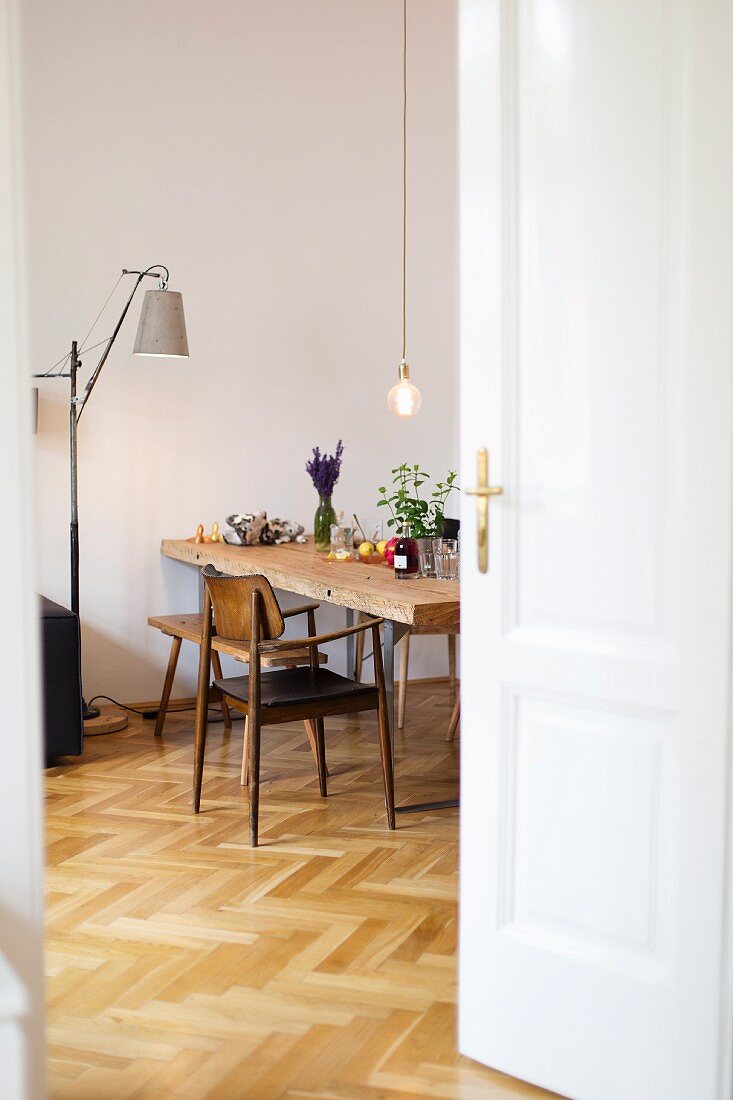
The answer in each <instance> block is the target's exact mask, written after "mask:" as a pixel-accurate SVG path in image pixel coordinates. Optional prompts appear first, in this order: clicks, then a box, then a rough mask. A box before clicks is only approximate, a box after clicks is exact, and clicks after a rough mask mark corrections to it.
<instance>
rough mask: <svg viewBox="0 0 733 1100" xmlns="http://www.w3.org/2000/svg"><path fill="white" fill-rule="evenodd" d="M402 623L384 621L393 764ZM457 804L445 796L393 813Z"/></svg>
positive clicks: (404, 631) (390, 620)
mask: <svg viewBox="0 0 733 1100" xmlns="http://www.w3.org/2000/svg"><path fill="white" fill-rule="evenodd" d="M408 629H409V628H408V627H407V626H406V625H405V624H404V623H398V622H394V621H393V620H392V619H385V621H384V679H385V687H386V688H387V713H388V716H389V739H390V744H391V746H392V763H393V764H394V728H395V727H394V647H395V646H396V645H397V643H398V642H399V640H400V638H402V637H403V636H404V635H405V634H406V633H407V631H408ZM458 805H459V802H458V799H457V798H447V799H444V800H443V801H441V802H412V803H409V804H408V805H407V806H395V813H398V814H415V813H420V811H422V810H452V809H455V808H456V807H457V806H458Z"/></svg>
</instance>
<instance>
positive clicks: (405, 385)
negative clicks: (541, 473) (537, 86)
mask: <svg viewBox="0 0 733 1100" xmlns="http://www.w3.org/2000/svg"><path fill="white" fill-rule="evenodd" d="M406 351H407V0H402V361H401V362H400V365H399V375H400V380H399V382H398V383H397V385H396V386H393V387H392V389H391V390H390V391H389V393H388V394H387V408H388V409H389V411H390V412H393V413H394V414H395V416H399V417H408V416H414V415H415V413H416V412H418V411H419V409H420V406H421V405H422V395H421V393H420V390H419V389H418V388H417V386H413V384H412V382H411V381H410V368H409V366H408V365H407V360H406V359H405V353H406Z"/></svg>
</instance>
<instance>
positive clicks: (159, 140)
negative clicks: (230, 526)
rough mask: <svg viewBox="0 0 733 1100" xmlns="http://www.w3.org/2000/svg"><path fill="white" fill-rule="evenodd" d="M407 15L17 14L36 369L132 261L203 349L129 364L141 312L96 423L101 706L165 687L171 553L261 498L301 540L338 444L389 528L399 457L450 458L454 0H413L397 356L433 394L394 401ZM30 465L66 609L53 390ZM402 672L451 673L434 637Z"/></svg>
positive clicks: (89, 523)
mask: <svg viewBox="0 0 733 1100" xmlns="http://www.w3.org/2000/svg"><path fill="white" fill-rule="evenodd" d="M401 9H402V5H401V3H400V2H399V0H348V2H344V0H213V2H208V3H205V4H204V3H201V2H200V0H159V2H156V3H150V2H149V0H126V2H125V3H124V4H121V3H119V2H116V0H26V2H25V4H24V18H25V36H26V42H25V60H26V70H25V95H26V123H27V127H26V129H27V174H28V185H29V209H30V215H31V219H30V224H31V242H30V246H31V251H30V274H31V292H32V351H33V356H34V360H35V364H36V366H37V367H38V368H39V369H43V368H45V366H46V365H48V364H51V363H52V362H54V361H55V360H56V359H58V358H59V356H60V355H62V354H63V353H64V351H65V350H66V349H67V346H68V344H69V342H70V340H71V339H72V338H79V339H81V338H82V337H83V336H84V334H85V332H86V329H87V327H88V325H89V323H90V322H91V320H92V318H93V317H94V316H95V314H96V312H97V310H98V309H99V307H100V306H101V304H102V302H103V301H104V298H105V296H106V294H107V292H108V290H109V289H110V287H111V286H112V284H113V283H114V280H115V279H116V277H117V274H118V272H119V270H120V269H121V268H122V267H124V266H127V267H138V266H141V265H142V266H147V265H149V264H152V263H156V262H163V263H165V264H167V265H168V267H169V268H170V269H171V273H172V279H171V287H172V288H173V289H177V290H181V291H182V292H183V295H184V302H185V308H186V316H187V322H188V330H189V342H190V347H191V358H190V360H189V361H188V362H185V363H183V364H182V365H181V364H176V363H175V362H170V361H165V360H160V361H151V360H135V359H133V357H132V355H131V349H132V342H133V338H134V332H135V326H136V323H137V316H138V314H139V307H137V308H135V310H134V316H132V317H131V318H130V319H129V320H128V322H127V323H126V327H125V329H123V331H122V333H121V335H120V338H119V342H118V344H117V345H116V346H115V348H114V350H113V352H112V355H111V357H110V360H109V362H108V364H107V366H106V368H105V373H104V374H103V376H102V379H101V381H100V383H99V386H98V388H97V389H96V390H95V392H94V394H93V397H92V399H91V401H90V404H89V406H88V407H87V409H86V411H85V414H84V417H83V419H82V422H81V431H80V436H81V439H80V514H81V552H82V583H81V600H82V616H83V621H84V640H85V661H86V665H85V688H86V694H87V695H88V696H89V695H91V694H93V693H96V692H108V693H110V694H112V695H114V696H117V697H118V698H123V699H126V700H130V699H142V698H153V697H155V696H156V695H157V694H158V693H159V690H160V681H161V675H162V670H163V668H164V662H165V659H166V652H167V645H166V643H165V641H164V640H163V639H162V638H161V637H160V636H158V635H157V634H154V633H153V632H152V631H151V630H150V629H149V628H148V627H147V626H146V617H147V616H148V615H149V614H151V613H162V612H166V611H167V612H173V611H184V610H191V609H192V608H193V607H195V606H196V584H195V578H194V575H193V573H192V572H191V571H189V570H188V569H187V567H184V566H181V565H178V564H176V563H172V562H167V561H162V560H161V559H160V557H159V554H158V546H159V542H160V539H161V537H163V536H170V537H186V536H188V535H190V534H193V532H194V530H195V527H196V524H197V523H199V522H205V523H206V524H207V525H210V523H211V521H212V520H214V519H217V520H219V521H220V522H221V521H223V520H224V518H225V516H226V515H227V514H228V513H230V512H232V511H247V510H250V509H257V508H265V509H267V510H268V512H270V514H272V515H284V516H287V517H292V518H296V519H299V520H300V521H301V522H304V523H306V525H307V526H308V528H310V525H311V523H312V514H313V511H314V509H315V505H316V503H317V500H316V497H315V492H314V490H313V488H312V486H311V484H310V481H309V480H308V478H307V475H306V474H305V472H304V469H303V466H304V463H305V461H306V459H307V457H308V456H309V453H310V449H311V447H312V446H313V445H314V444H316V443H317V444H320V445H321V446H322V447H325V448H326V449H328V450H332V449H333V447H334V446H335V444H336V441H337V439H338V437H339V436H342V437H343V439H344V442H345V448H346V451H345V463H344V469H343V474H342V478H341V481H340V483H339V485H338V487H337V491H336V494H335V496H334V503H335V505H336V506H337V507H341V508H344V509H345V510H346V511H347V513H350V512H351V511H353V510H356V512H357V513H359V514H361V515H365V514H367V513H370V512H371V513H374V512H375V508H374V505H375V503H376V492H375V490H376V487H377V486H378V485H380V484H382V483H383V482H384V480H385V478H387V476H388V472H389V470H390V468H391V467H393V466H395V465H396V464H397V463H398V462H400V461H403V460H404V461H410V462H420V463H422V464H423V465H424V466H426V467H427V468H428V469H429V471H430V472H431V473H433V474H435V475H442V474H444V473H445V471H446V470H447V468H448V467H449V466H451V465H453V464H454V457H455V454H456V451H457V447H456V436H457V432H456V421H455V401H454V388H455V382H454V379H455V367H456V324H455V299H456V278H455V221H456V179H455V177H456V155H455V145H456V120H455V115H456V71H455V70H456V56H455V51H456V43H455V26H454V21H455V8H454V3H453V0H419V3H418V2H417V0H414V2H413V4H412V6H411V28H410V50H411V57H410V95H411V116H410V129H411V176H410V204H411V205H410V212H411V224H410V263H411V283H410V299H409V309H410V326H409V336H408V358H409V360H410V362H411V364H412V370H413V378H414V380H415V381H416V382H417V384H418V385H419V386H420V387H421V389H422V391H423V398H424V403H423V409H422V411H421V413H420V415H419V417H418V418H417V419H416V420H415V421H414V422H407V423H402V422H398V421H397V420H396V419H394V418H393V417H391V415H390V414H389V413H388V412H387V409H386V404H385V397H386V392H387V389H388V388H389V386H391V385H392V384H393V382H394V380H395V378H396V365H397V362H398V361H399V358H400V247H401V245H400V216H401V199H400V186H401V162H400V155H401V153H400V140H401V117H400V111H401ZM121 291H122V288H118V292H117V294H116V296H115V299H114V300H113V302H112V304H111V307H110V310H109V311H108V312H107V314H106V315H105V317H106V319H107V320H106V323H104V322H103V323H102V324H101V326H100V328H99V329H98V333H99V338H102V337H103V336H106V335H108V334H109V331H110V330H111V324H112V323H113V321H114V318H115V308H116V307H119V304H120V301H121V297H120V294H121ZM91 364H92V359H91V358H90V359H89V360H88V363H87V366H91ZM37 451H38V498H39V506H40V556H41V570H42V589H43V591H44V592H45V593H46V594H47V595H49V596H50V597H52V598H55V599H59V600H61V601H63V602H66V601H67V591H68V581H67V560H68V554H67V524H68V515H67V512H68V503H67V501H68V496H67V489H68V472H67V466H68V459H67V409H66V389H65V383H61V382H55V383H54V382H48V383H43V387H42V393H41V407H40V424H39V435H38V438H37ZM454 512H455V513H457V507H456V508H455V509H454ZM335 614H336V613H335V612H333V611H331V612H328V613H325V614H323V615H322V618H321V620H320V621H321V623H322V624H323V625H327V624H329V623H331V622H336V621H342V618H343V616H342V615H339V618H338V619H335V618H334V615H335ZM413 654H414V656H413V657H412V670H411V671H412V673H413V674H414V675H430V674H436V673H444V672H445V670H446V659H445V645H444V642H442V640H440V639H420V640H419V644H416V645H415V646H414V648H413ZM193 666H194V659H193V655H192V654H189V656H188V659H187V666H186V667H187V669H188V672H189V678H188V681H187V682H186V680H185V679H183V680H181V681H179V683H178V685H177V689H176V693H177V694H184V693H187V692H188V691H189V690H191V689H192V688H193V679H192V677H191V675H190V673H191V672H192V670H193ZM337 667H338V666H337Z"/></svg>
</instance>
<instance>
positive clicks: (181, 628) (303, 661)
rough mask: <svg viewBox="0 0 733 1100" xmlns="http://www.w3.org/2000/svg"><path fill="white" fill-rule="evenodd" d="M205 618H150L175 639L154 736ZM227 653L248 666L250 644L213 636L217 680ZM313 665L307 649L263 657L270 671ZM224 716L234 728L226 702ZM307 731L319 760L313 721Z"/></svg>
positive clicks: (302, 607)
mask: <svg viewBox="0 0 733 1100" xmlns="http://www.w3.org/2000/svg"><path fill="white" fill-rule="evenodd" d="M320 606H321V605H320V604H319V603H316V602H315V600H308V601H307V602H306V603H302V604H299V605H298V606H297V607H289V608H287V610H285V611H283V613H282V615H283V618H284V619H289V618H292V617H293V616H294V615H305V614H307V613H308V612H315V611H317V610H318V608H319V607H320ZM203 621H204V617H203V615H200V614H197V613H195V612H191V614H189V615H151V616H150V617H149V618H148V625H149V626H152V627H154V628H155V629H156V630H159V631H160V632H161V633H162V634H165V635H166V636H167V637H169V638H172V639H173V641H172V642H171V651H170V656H169V658H168V668H167V670H166V674H165V680H164V681H163V690H162V691H161V694H160V705H159V707H158V717H157V720H156V722H155V736H156V737H162V735H163V728H164V726H165V720H166V716H167V714H168V704H169V703H170V697H171V690H172V688H173V681H174V679H175V675H176V669H177V667H178V657H179V655H180V652H181V645H182V643H183V642H193V643H194V645H197V646H198V645H201V633H202V630H203ZM220 653H225V654H226V655H227V656H228V657H233V658H234V660H235V661H241V662H242V663H244V664H248V663H249V642H248V641H244V642H238V641H234V642H233V641H230V640H228V639H226V638H219V637H217V636H216V635H214V637H212V641H211V671H212V673H213V674H214V677H215V678H218V679H221V678H222V676H223V673H222V669H221V659H220V656H219V654H220ZM319 660H320V661H321V662H322V663H324V664H325V663H326V662H327V661H328V657H327V656H326V654H325V653H321V654H319ZM307 664H310V654H309V651H308V649H307V647H305V646H303V647H293V648H291V649H285V650H283V651H282V652H281V653H279V654H278V655H277V656H273V657H263V659H262V665H263V667H267V668H294V667H295V666H296V665H307ZM220 705H221V714H222V718H223V720H224V729H231V728H232V721H231V715H230V714H229V707H228V706H227V705H226V703H225V702H224V700H223V699H222V700H221V703H220ZM304 724H305V731H306V733H307V735H308V740H309V742H310V746H311V750H312V752H313V759H314V760H316V761H317V759H318V749H317V746H316V735H315V727H314V726H313V723H312V722H305V723H304ZM246 778H247V777H246V767H245V763H244V760H243V761H242V784H244V783H245V782H246Z"/></svg>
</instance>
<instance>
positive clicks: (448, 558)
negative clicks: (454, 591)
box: [435, 539, 458, 581]
mask: <svg viewBox="0 0 733 1100" xmlns="http://www.w3.org/2000/svg"><path fill="white" fill-rule="evenodd" d="M435 575H436V577H437V578H438V580H441V581H457V580H458V539H436V540H435Z"/></svg>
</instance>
